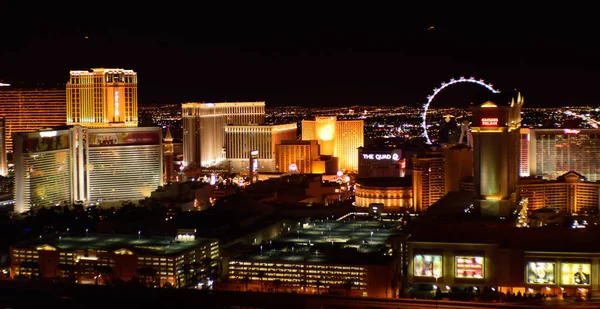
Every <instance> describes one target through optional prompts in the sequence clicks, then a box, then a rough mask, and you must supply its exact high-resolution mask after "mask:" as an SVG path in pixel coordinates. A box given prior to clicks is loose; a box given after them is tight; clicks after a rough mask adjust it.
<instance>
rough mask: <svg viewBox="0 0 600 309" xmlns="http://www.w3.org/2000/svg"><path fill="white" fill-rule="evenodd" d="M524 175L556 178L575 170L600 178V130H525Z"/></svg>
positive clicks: (587, 175)
mask: <svg viewBox="0 0 600 309" xmlns="http://www.w3.org/2000/svg"><path fill="white" fill-rule="evenodd" d="M519 170H520V176H522V177H527V176H541V177H543V178H545V179H548V180H555V179H557V178H558V177H559V176H561V175H563V174H565V173H567V172H569V171H575V172H577V173H579V174H581V175H583V176H584V177H585V178H586V179H587V181H592V182H593V181H599V180H600V129H579V128H578V129H528V128H522V129H521V156H520V166H519Z"/></svg>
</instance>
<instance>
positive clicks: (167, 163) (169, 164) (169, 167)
mask: <svg viewBox="0 0 600 309" xmlns="http://www.w3.org/2000/svg"><path fill="white" fill-rule="evenodd" d="M163 146H164V155H163V160H164V163H163V166H164V169H165V171H164V173H163V174H164V175H165V180H164V183H169V182H172V181H173V170H174V168H175V167H174V165H173V153H174V150H173V136H172V135H171V127H167V133H165V137H164V138H163Z"/></svg>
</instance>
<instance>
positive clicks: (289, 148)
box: [275, 140, 319, 174]
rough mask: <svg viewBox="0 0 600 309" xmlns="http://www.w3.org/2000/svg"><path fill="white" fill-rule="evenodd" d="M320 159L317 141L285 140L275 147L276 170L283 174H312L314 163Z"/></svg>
mask: <svg viewBox="0 0 600 309" xmlns="http://www.w3.org/2000/svg"><path fill="white" fill-rule="evenodd" d="M318 159H319V143H318V141H316V140H312V141H298V140H283V141H281V143H280V144H278V145H276V146H275V169H276V171H277V172H281V173H300V174H311V173H312V172H313V171H312V162H313V161H315V160H318Z"/></svg>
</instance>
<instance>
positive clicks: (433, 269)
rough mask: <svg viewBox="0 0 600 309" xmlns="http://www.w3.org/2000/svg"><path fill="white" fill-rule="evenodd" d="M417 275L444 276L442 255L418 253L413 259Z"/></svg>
mask: <svg viewBox="0 0 600 309" xmlns="http://www.w3.org/2000/svg"><path fill="white" fill-rule="evenodd" d="M413 263H414V274H415V276H416V277H433V278H440V277H442V256H441V255H430V254H417V255H415V258H414V259H413Z"/></svg>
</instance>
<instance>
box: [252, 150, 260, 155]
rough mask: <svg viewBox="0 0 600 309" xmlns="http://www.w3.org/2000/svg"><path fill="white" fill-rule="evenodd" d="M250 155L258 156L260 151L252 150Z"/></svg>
mask: <svg viewBox="0 0 600 309" xmlns="http://www.w3.org/2000/svg"><path fill="white" fill-rule="evenodd" d="M250 155H251V156H258V150H252V151H250Z"/></svg>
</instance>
